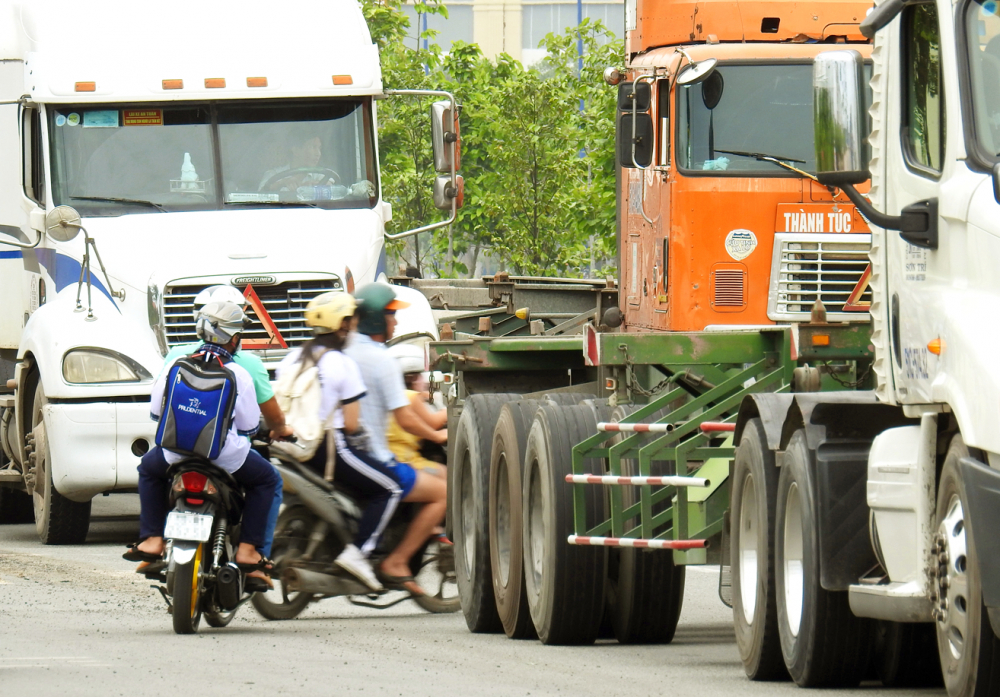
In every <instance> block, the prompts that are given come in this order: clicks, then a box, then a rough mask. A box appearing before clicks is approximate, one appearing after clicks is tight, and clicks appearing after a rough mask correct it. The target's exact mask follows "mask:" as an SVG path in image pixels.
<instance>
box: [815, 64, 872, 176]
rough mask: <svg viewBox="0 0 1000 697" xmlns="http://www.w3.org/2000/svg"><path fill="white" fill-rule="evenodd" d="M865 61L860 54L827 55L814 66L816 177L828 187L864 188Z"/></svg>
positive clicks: (866, 168) (865, 170)
mask: <svg viewBox="0 0 1000 697" xmlns="http://www.w3.org/2000/svg"><path fill="white" fill-rule="evenodd" d="M864 104H865V99H864V61H863V60H862V58H861V54H860V53H858V52H857V51H827V52H825V53H821V54H820V55H818V56H817V57H816V60H815V62H814V63H813V123H814V128H815V142H816V176H817V178H818V179H819V182H820V183H821V184H824V185H826V186H842V185H844V184H862V183H864V182H866V181H868V180H869V179H870V178H871V174H870V173H869V172H868V165H867V163H866V162H865V144H864V140H863V139H864V132H865V131H864V126H865V124H866V120H865V114H864Z"/></svg>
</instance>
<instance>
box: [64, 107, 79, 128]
mask: <svg viewBox="0 0 1000 697" xmlns="http://www.w3.org/2000/svg"><path fill="white" fill-rule="evenodd" d="M66 123H68V124H69V125H70V126H78V125H80V115H79V114H78V113H76V112H75V111H74V112H73V113H72V114H70V115H69V116H67V117H66Z"/></svg>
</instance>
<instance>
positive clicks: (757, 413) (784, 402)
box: [733, 392, 795, 450]
mask: <svg viewBox="0 0 1000 697" xmlns="http://www.w3.org/2000/svg"><path fill="white" fill-rule="evenodd" d="M794 401H795V395H793V394H786V393H780V394H776V393H774V392H763V393H760V394H752V395H748V396H746V397H744V398H743V403H742V404H740V413H739V414H738V415H737V417H736V432H735V433H734V435H733V445H734V446H737V447H738V446H739V444H740V439H741V438H743V429H744V428H745V427H746V425H747V421H749V420H750V419H753V418H760V420H761V423H762V424H764V435H765V436H766V438H767V447H768V448H769V449H770V450H777V449H778V447H779V446H780V445H781V430H782V427H783V426H784V425H785V418H786V417H787V416H788V409H789V407H791V406H792V403H793V402H794Z"/></svg>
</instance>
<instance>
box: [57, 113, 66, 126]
mask: <svg viewBox="0 0 1000 697" xmlns="http://www.w3.org/2000/svg"><path fill="white" fill-rule="evenodd" d="M56 125H57V126H65V125H66V117H65V116H63V115H62V114H56Z"/></svg>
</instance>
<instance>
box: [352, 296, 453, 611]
mask: <svg viewBox="0 0 1000 697" xmlns="http://www.w3.org/2000/svg"><path fill="white" fill-rule="evenodd" d="M354 297H355V298H356V299H357V301H358V309H357V316H358V326H357V332H356V333H354V334H352V335H351V341H350V343H349V344H348V346H347V348H346V349H345V353H346V354H347V355H348V356H350V357H351V358H353V359H354V361H355V362H356V363H357V364H358V367H359V368H361V377H362V378H363V379H364V381H365V385H366V387H367V390H368V394H367V395H366V396H365V398H364V399H362V400H361V419H362V421H363V422H364V424H365V429H366V431H367V432H368V436H369V449H370V451H371V453H372V455H374V456H375V457H376V458H377V459H378V460H379V461H380V462H382V463H385V464H384V465H383V467H384V469H385V471H386V472H388V473H389V474H390V475H391V476H392V478H393V480H394V482H395V483H396V485H397V486H398V487H399V489H400V491H401V494H402V500H403V501H413V502H418V503H423V504H425V505H424V506H423V507H422V508H421V510H420V512H419V513H418V514H417V515H416V516H415V517H414V519H413V521H412V522H411V523H410V527H409V528H408V529H407V531H406V535H405V536H404V537H403V540H402V542H400V543H399V545H398V546H397V547H396V549H394V550H393V551H392V552H391V553H390V554H389V555H388V556H387V557H386V558H385V560H383V562H382V564H381V566H380V568H379V576H380V578H381V579H382V581H383V583H385V584H386V585H388V586H391V587H396V588H404V589H406V590H408V591H410V592H411V593H414V594H422V593H423V590H422V589H421V588H420V586H418V585H417V583H416V582H415V581H414V580H413V577H412V576H411V575H410V566H409V561H410V557H412V556H413V555H414V554H416V552H417V550H419V549H420V548H421V547H422V546H423V545H424V543H425V542H426V541H427V539H428V538H429V537H430V536H431V534H432V533H433V531H434V528H435V527H437V526H438V525H439V524H440V523H441V521H443V520H444V515H445V506H446V503H445V502H446V498H447V487H446V484H445V481H444V480H443V479H440V478H438V477H434V476H431V475H429V474H426V473H424V472H419V471H417V470H415V469H414V468H413V467H411V466H410V465H407V464H405V463H399V462H396V459H395V458H394V457H393V454H392V451H391V450H390V449H389V444H388V442H387V440H386V428H387V422H388V419H389V417H390V415H392V416H395V418H396V421H398V422H399V425H400V426H402V427H403V429H405V430H406V431H408V432H410V433H412V434H414V435H415V436H417V437H418V438H425V439H427V440H430V441H432V442H435V443H445V442H447V440H448V432H447V431H446V430H435V429H433V428H431V427H430V426H428V425H427V424H426V423H424V421H423V420H422V419H420V418H419V417H418V416H417V415H416V414H415V413H414V411H413V407H411V406H410V400H409V399H408V398H407V396H406V389H405V384H404V383H403V373H402V370H400V368H399V364H398V363H396V361H395V359H393V358H392V356H390V355H389V354H388V353H387V352H386V348H385V342H386V341H388V340H390V339H391V338H392V335H393V331H394V330H395V327H396V317H395V313H396V310H397V309H403V308H405V307H408V306H409V303H406V302H403V301H401V300H399V299H397V298H396V294H395V292H394V291H393V290H392V288H391V287H390V286H388V285H386V284H382V283H370V284H368V285H366V286H364V287H362V288H360V289H358V291H357V292H356V293H355V295H354Z"/></svg>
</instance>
